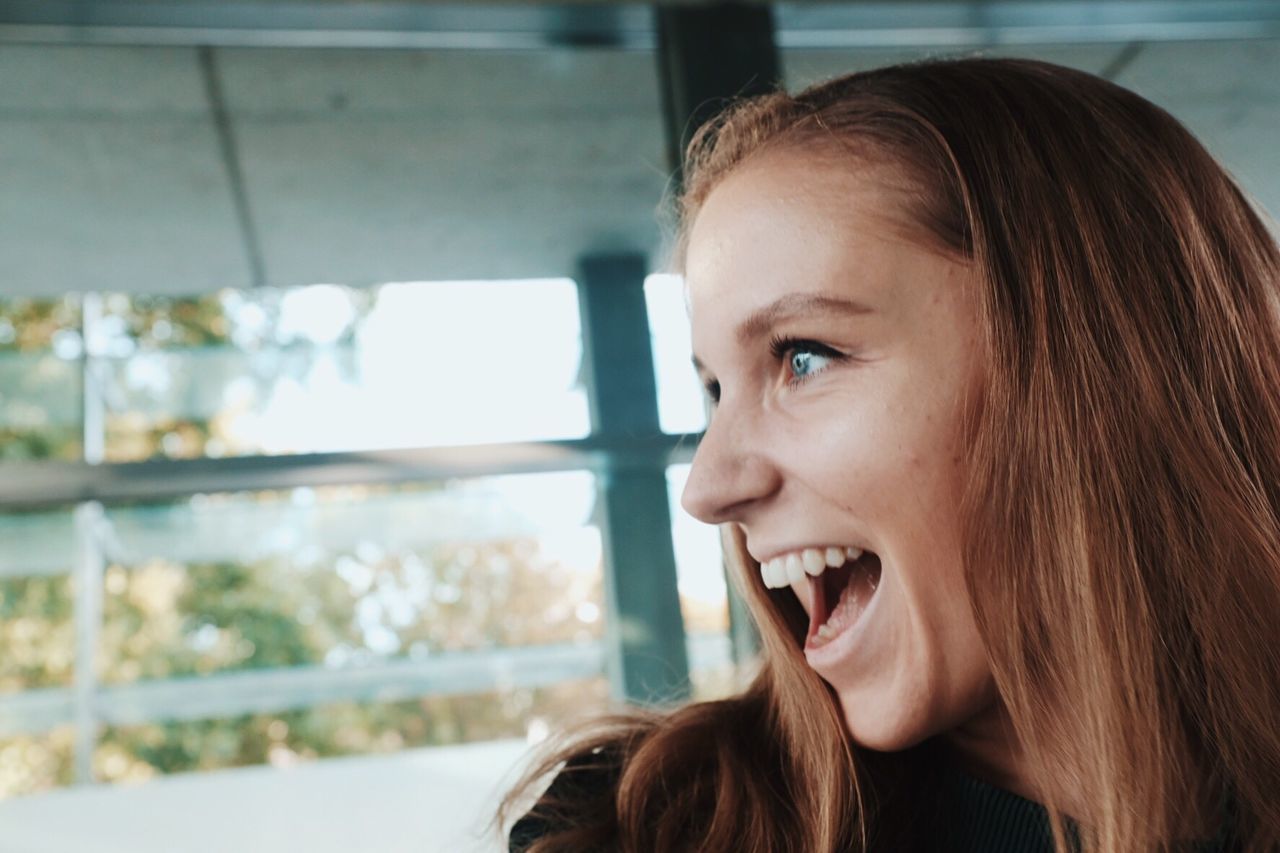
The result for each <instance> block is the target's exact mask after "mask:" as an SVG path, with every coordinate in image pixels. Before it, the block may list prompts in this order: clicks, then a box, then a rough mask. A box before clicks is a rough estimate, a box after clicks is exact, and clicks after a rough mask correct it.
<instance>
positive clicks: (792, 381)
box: [769, 335, 848, 387]
mask: <svg viewBox="0 0 1280 853" xmlns="http://www.w3.org/2000/svg"><path fill="white" fill-rule="evenodd" d="M797 351H799V352H808V353H812V354H813V355H820V356H822V357H823V358H827V359H830V360H831V361H832V362H833V363H839V362H841V361H844V360H845V359H846V358H848V356H846V355H845V354H844V353H842V352H838V351H837V350H834V349H832V348H831V347H829V346H827V345H826V344H820V343H818V342H817V341H813V340H809V339H808V338H790V337H784V336H780V335H775V336H774V337H773V338H771V339H770V340H769V352H771V353H772V354H773V357H774V358H775V359H777V360H778V361H781V362H783V363H784V364H785V365H786V366H787V368H788V370H789V369H790V364H789V362H790V358H789V356H791V355H793V354H795V353H796V352H797ZM825 369H826V368H823V370H819V371H818V372H817V373H810V374H809V375H808V376H793V377H791V378H789V379H788V380H787V384H788V385H790V386H792V387H796V386H799V385H800V384H802V383H804V382H806V381H808V380H809V379H812V378H813V377H814V376H817V375H818V374H819V373H822V372H824V371H825Z"/></svg>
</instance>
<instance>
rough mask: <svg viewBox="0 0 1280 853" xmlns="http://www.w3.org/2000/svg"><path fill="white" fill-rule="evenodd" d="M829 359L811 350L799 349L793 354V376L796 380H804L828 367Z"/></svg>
mask: <svg viewBox="0 0 1280 853" xmlns="http://www.w3.org/2000/svg"><path fill="white" fill-rule="evenodd" d="M827 360H828V359H827V357H826V356H825V355H819V354H818V353H816V352H810V351H809V350H803V349H797V350H793V351H792V352H791V375H792V376H794V377H795V378H796V379H804V378H805V377H806V376H810V375H812V374H814V373H817V372H818V371H819V370H822V368H824V367H826V361H827Z"/></svg>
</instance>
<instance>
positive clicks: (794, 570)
mask: <svg viewBox="0 0 1280 853" xmlns="http://www.w3.org/2000/svg"><path fill="white" fill-rule="evenodd" d="M760 575H761V578H762V579H763V580H764V585H765V586H766V587H769V588H770V589H781V588H782V587H785V586H790V585H791V584H796V583H802V582H806V581H807V582H808V584H809V593H810V595H809V598H810V602H811V604H810V609H809V633H808V636H807V638H806V641H805V645H807V646H809V647H816V646H821V645H823V644H825V643H826V642H828V641H829V640H831V639H833V638H834V637H836V636H837V635H838V634H840V633H841V632H842V631H843V630H845V629H846V628H848V627H850V626H851V625H853V624H854V623H855V622H857V621H858V617H859V616H860V615H861V614H862V611H863V610H865V609H866V607H867V605H868V604H869V603H870V601H871V598H872V596H873V595H874V594H875V591H876V587H877V586H878V585H879V583H880V557H879V556H878V555H877V554H876V553H875V552H873V551H865V550H863V549H861V548H856V547H853V546H843V547H838V546H830V547H826V548H803V549H801V550H798V551H792V552H790V553H787V554H783V555H780V556H777V557H774V558H772V559H770V560H766V561H764V562H762V563H761V564H760Z"/></svg>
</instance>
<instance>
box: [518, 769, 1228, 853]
mask: <svg viewBox="0 0 1280 853" xmlns="http://www.w3.org/2000/svg"><path fill="white" fill-rule="evenodd" d="M940 781H941V787H940V789H939V791H940V797H939V801H938V802H937V803H936V804H934V805H935V806H936V809H935V810H933V812H932V814H930V815H929V816H928V819H929V820H930V823H932V824H933V829H934V832H933V833H931V834H933V835H934V838H935V843H934V844H932V845H931V850H933V851H940V852H941V851H947V853H1053V835H1052V832H1051V830H1050V828H1049V817H1048V812H1047V811H1046V810H1045V808H1044V806H1042V805H1040V804H1039V803H1035V802H1032V801H1031V800H1027V799H1024V798H1022V797H1019V796H1018V795H1016V794H1013V793H1010V792H1009V791H1005V790H1002V789H1000V788H997V787H995V786H993V785H990V784H988V783H986V782H983V781H981V780H979V779H977V778H975V777H973V776H971V775H969V774H967V773H964V772H962V771H960V770H958V769H956V768H948V769H946V770H944V771H943V773H942V775H941V779H940ZM616 782H617V768H601V769H599V770H596V769H593V770H591V771H589V772H587V773H562V774H560V776H558V777H557V778H556V779H555V781H554V782H553V783H552V793H554V795H555V796H556V797H558V798H560V799H564V800H570V801H572V800H573V799H574V797H575V794H576V795H577V796H583V795H585V794H586V793H587V792H588V791H592V790H599V787H598V786H601V785H608V786H612V785H614V784H616ZM1225 817H1226V815H1224V821H1223V822H1222V824H1221V826H1222V829H1221V830H1220V831H1219V832H1218V833H1217V835H1216V837H1214V838H1212V839H1208V840H1205V841H1201V842H1194V843H1188V844H1186V845H1185V846H1184V847H1182V848H1176V849H1182V850H1185V853H1228V851H1234V850H1236V849H1237V846H1236V845H1235V843H1234V842H1232V841H1231V840H1230V833H1229V832H1228V831H1227V826H1228V824H1227V822H1226V821H1225ZM922 819H923V816H922ZM552 828H554V827H553V825H552V824H550V823H549V822H548V821H547V820H546V819H545V818H542V817H539V816H537V815H534V814H529V815H526V816H525V817H523V818H522V819H521V820H520V821H518V822H517V823H516V825H515V826H514V827H513V828H512V830H511V835H510V839H509V841H510V847H509V849H510V851H511V853H522V851H524V850H526V849H527V848H528V847H529V845H531V844H532V843H533V842H534V841H536V840H537V839H538V838H539V837H541V836H542V835H543V834H545V833H546V832H548V831H549V830H551V829H552ZM1067 829H1068V834H1069V835H1071V834H1073V827H1072V825H1071V822H1070V821H1067Z"/></svg>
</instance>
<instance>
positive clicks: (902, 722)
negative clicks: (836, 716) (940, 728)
mask: <svg viewBox="0 0 1280 853" xmlns="http://www.w3.org/2000/svg"><path fill="white" fill-rule="evenodd" d="M840 704H841V716H843V717H844V724H845V728H846V729H847V730H848V732H849V735H850V737H851V738H852V739H853V742H854V743H856V744H857V745H858V746H860V747H862V748H863V749H870V750H874V751H876V752H901V751H902V750H904V749H910V748H911V747H913V746H916V745H917V744H919V743H921V742H923V741H925V740H927V739H928V738H929V737H931V736H933V735H934V734H935V732H933V731H932V730H931V729H930V727H929V726H927V725H925V724H924V721H922V720H916V719H912V718H911V716H910V715H909V714H905V713H903V712H902V711H901V710H894V708H893V706H890V707H883V706H882V707H878V708H871V707H867V704H866V703H865V702H863V703H862V707H860V708H857V709H856V710H850V708H849V703H846V702H845V701H843V700H842V701H841V703H840ZM898 707H899V708H900V707H901V706H898Z"/></svg>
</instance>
